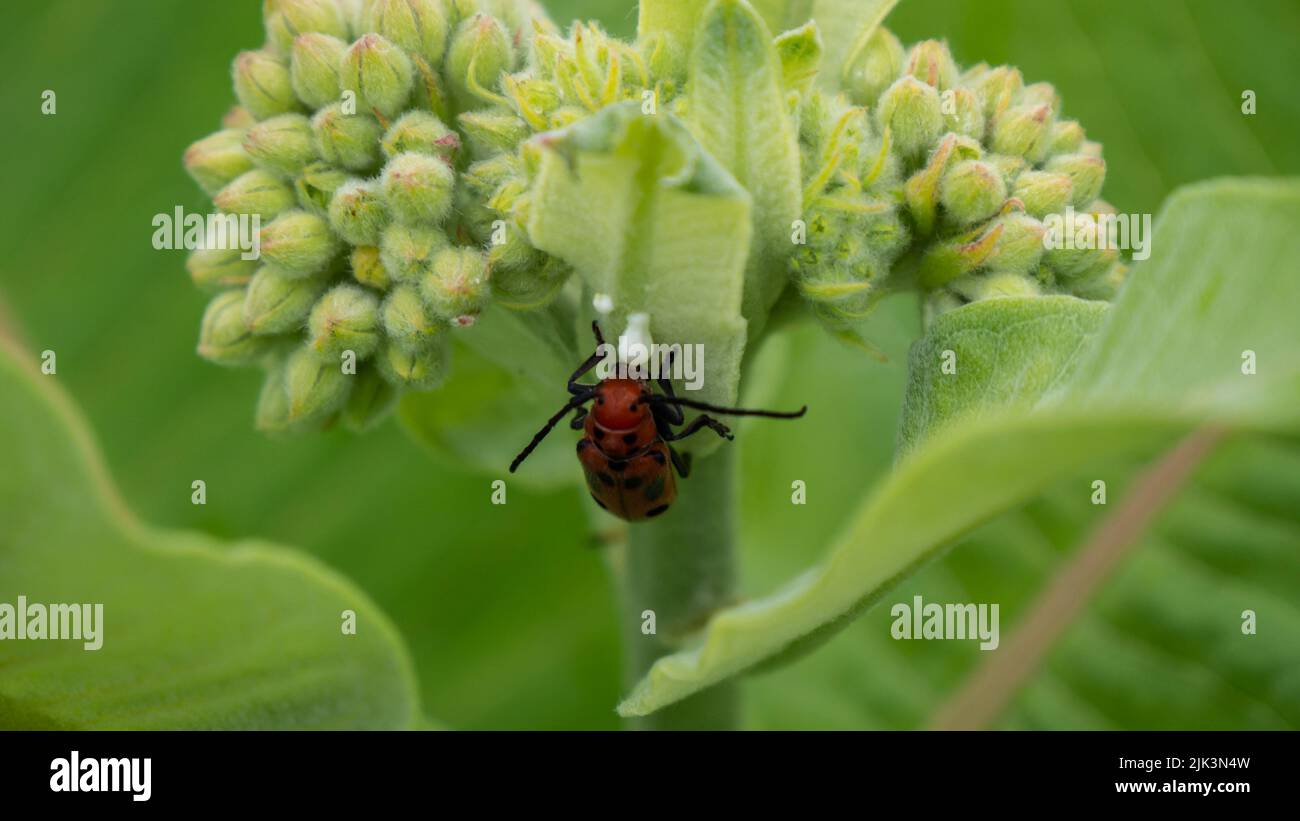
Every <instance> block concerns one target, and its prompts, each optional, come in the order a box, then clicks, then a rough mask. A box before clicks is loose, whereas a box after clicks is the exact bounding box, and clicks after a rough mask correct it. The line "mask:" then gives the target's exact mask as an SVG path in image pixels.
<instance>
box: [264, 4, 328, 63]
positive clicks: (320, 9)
mask: <svg viewBox="0 0 1300 821" xmlns="http://www.w3.org/2000/svg"><path fill="white" fill-rule="evenodd" d="M263 16H264V17H265V20H266V39H267V42H269V43H270V44H271V46H272V47H274V48H275V50H276V51H277V52H278V53H280V54H287V53H289V50H290V48H292V47H293V44H294V41H295V39H296V38H297V37H298V36H299V35H302V34H308V33H312V32H319V33H321V34H327V35H330V36H332V37H347V36H348V30H347V25H346V24H345V23H344V21H343V16H342V15H341V14H340V13H339V6H338V2H337V0H266V3H265V10H264V13H263Z"/></svg>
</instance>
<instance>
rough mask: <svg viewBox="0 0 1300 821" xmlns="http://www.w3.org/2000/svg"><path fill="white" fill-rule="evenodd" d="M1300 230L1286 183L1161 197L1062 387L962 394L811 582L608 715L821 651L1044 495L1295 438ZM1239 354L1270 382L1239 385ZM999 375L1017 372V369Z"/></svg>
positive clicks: (1296, 187)
mask: <svg viewBox="0 0 1300 821" xmlns="http://www.w3.org/2000/svg"><path fill="white" fill-rule="evenodd" d="M1298 221H1300V182H1297V181H1295V180H1287V181H1267V180H1222V181H1217V182H1212V183H1205V184H1201V185H1197V186H1193V187H1191V188H1188V189H1184V190H1183V191H1181V192H1180V193H1178V194H1176V195H1175V196H1173V197H1171V199H1170V201H1169V203H1168V205H1167V206H1166V209H1165V211H1164V212H1163V214H1162V215H1161V217H1160V219H1159V220H1158V221H1157V224H1156V229H1155V233H1154V235H1153V236H1154V237H1156V240H1155V256H1154V257H1153V258H1152V259H1151V260H1150V261H1149V262H1145V263H1140V264H1138V265H1137V266H1136V267H1135V269H1134V271H1133V273H1132V275H1131V281H1130V283H1129V285H1128V287H1127V288H1126V289H1125V291H1124V292H1123V294H1122V296H1121V298H1120V301H1119V303H1118V304H1117V305H1116V306H1115V307H1114V308H1113V309H1112V311H1111V316H1110V318H1109V319H1108V321H1107V322H1106V324H1105V325H1104V327H1103V328H1102V329H1101V331H1100V332H1099V333H1098V334H1097V335H1096V336H1095V337H1094V342H1093V344H1092V345H1091V346H1090V347H1089V349H1088V350H1087V351H1086V352H1085V353H1083V354H1081V355H1080V356H1079V359H1078V362H1077V365H1075V366H1074V367H1075V371H1074V375H1073V377H1071V378H1070V379H1069V380H1068V381H1067V382H1066V383H1065V384H1064V385H1062V386H1061V387H1060V388H1059V389H1056V390H1052V391H1051V392H1050V393H1049V394H1048V395H1046V396H1044V397H1043V398H1042V399H1041V400H1039V401H1038V402H1037V403H1036V405H1035V406H1034V407H1033V409H1032V410H1029V411H1026V410H1025V409H1024V408H1023V407H1021V404H1020V403H1021V402H1022V401H1023V397H1021V396H1017V395H1013V394H1007V393H1003V394H1001V395H998V396H991V397H986V396H983V395H982V394H981V392H979V391H975V390H969V391H966V394H967V395H968V396H969V397H970V400H971V401H972V402H975V403H977V404H976V405H975V406H974V407H973V408H957V407H953V408H951V412H952V413H953V414H956V415H957V418H958V419H960V424H959V425H958V424H954V423H953V422H952V421H945V420H941V419H937V418H932V419H931V420H930V421H929V422H928V423H927V427H929V428H931V429H933V430H935V431H936V432H935V433H934V435H933V436H931V437H930V438H929V439H927V440H926V441H925V442H924V443H923V444H921V445H919V446H917V447H915V448H914V449H913V450H912V452H911V453H909V454H908V455H907V456H906V457H905V458H904V459H903V460H902V461H901V462H900V463H899V465H898V466H897V468H896V469H895V471H894V472H893V473H892V474H891V475H890V476H889V477H888V479H887V480H886V481H884V483H883V484H882V485H880V486H879V487H878V488H877V489H876V491H875V492H874V493H873V494H872V495H871V496H870V497H869V498H868V499H866V500H865V501H864V502H863V503H862V505H861V506H860V508H859V510H858V511H857V513H855V514H854V515H853V517H852V518H851V520H850V522H849V525H848V526H847V528H846V529H845V530H844V532H843V533H842V535H841V536H840V537H839V538H838V539H837V540H836V542H835V545H834V546H833V548H832V550H831V552H830V555H829V556H828V557H827V559H826V561H825V562H824V563H823V564H822V565H821V566H820V567H818V568H815V569H813V570H811V571H809V572H808V573H806V574H804V575H803V576H801V577H799V578H797V579H795V580H794V581H793V582H791V583H789V584H788V585H786V586H785V587H784V588H783V589H781V590H779V591H778V592H776V593H774V594H772V595H771V596H769V597H767V598H765V599H761V600H758V601H753V602H749V603H746V604H742V605H739V606H736V607H733V608H728V609H725V610H722V611H720V612H719V613H718V614H717V615H715V616H714V618H713V619H712V620H711V621H710V623H709V625H708V626H707V628H706V629H705V630H704V631H703V633H702V634H701V635H700V636H699V637H698V640H697V642H696V643H695V645H694V646H693V647H692V648H691V649H688V650H685V651H682V652H679V653H677V654H675V655H673V656H668V657H665V658H664V659H661V660H660V661H659V662H658V663H657V664H656V665H655V666H654V667H653V668H652V669H651V671H650V672H649V673H648V674H647V676H646V677H645V678H644V679H642V681H641V682H640V683H639V684H638V685H637V686H636V688H635V689H634V690H633V691H632V693H631V694H630V695H629V696H628V698H627V699H626V700H625V701H624V702H623V703H622V704H621V705H619V711H620V713H622V714H625V715H643V714H646V713H649V712H652V711H654V710H656V709H658V708H659V707H661V706H663V705H665V704H670V703H672V702H674V701H677V700H678V699H681V698H683V697H685V696H687V695H689V694H691V693H693V692H697V691H698V690H700V689H703V688H704V687H707V686H709V685H711V684H714V683H716V682H718V681H722V680H724V679H726V678H728V677H730V676H732V675H735V674H737V673H741V672H743V671H746V670H749V669H753V668H755V667H757V666H759V665H764V664H767V665H770V664H773V663H776V662H779V661H783V660H786V659H789V658H793V657H795V656H797V655H799V654H800V653H802V652H804V651H806V650H807V649H809V648H811V647H813V646H816V644H818V643H820V642H821V641H824V640H825V639H826V638H828V637H829V636H830V635H832V634H833V633H834V632H836V631H838V630H839V629H842V628H843V627H844V626H845V625H846V624H847V623H848V622H849V621H850V620H851V619H852V618H853V617H855V616H856V615H859V614H860V613H862V612H863V611H865V610H866V609H867V608H868V607H870V605H871V604H873V603H874V602H875V601H877V600H878V599H879V598H880V597H881V596H882V595H883V594H884V593H885V592H886V591H887V590H888V589H889V588H891V587H892V586H894V585H896V584H897V583H898V582H899V581H900V580H901V579H903V578H906V577H907V576H909V575H911V574H912V573H913V572H915V571H916V569H917V568H918V567H920V566H921V565H922V564H923V563H924V562H926V561H927V560H928V559H930V558H932V557H933V556H934V555H935V554H936V552H937V551H938V550H939V549H940V548H941V547H943V546H944V545H946V544H949V543H951V542H952V541H953V540H954V539H955V538H956V537H958V536H960V535H962V534H963V533H965V532H966V531H968V530H970V529H971V528H972V527H974V526H975V525H977V524H979V523H980V522H982V521H984V520H986V519H988V518H989V517H991V516H993V515H994V514H997V513H999V512H1001V511H1004V510H1006V509H1008V508H1010V507H1011V506H1013V505H1015V504H1018V503H1021V502H1023V501H1024V500H1026V499H1029V498H1031V497H1032V496H1034V495H1035V494H1037V493H1039V492H1041V489H1042V488H1043V487H1044V486H1046V485H1047V484H1049V483H1050V482H1051V481H1053V480H1054V479H1057V478H1060V477H1063V476H1067V475H1074V474H1076V473H1077V472H1079V471H1081V470H1083V469H1085V468H1088V467H1095V466H1097V465H1099V464H1102V463H1105V462H1107V461H1113V460H1115V459H1122V458H1129V457H1131V456H1133V455H1136V454H1145V453H1149V452H1150V451H1151V449H1152V448H1153V446H1156V445H1160V444H1163V443H1166V442H1168V441H1170V440H1171V439H1172V438H1173V437H1174V436H1176V435H1178V434H1179V433H1181V432H1183V431H1185V430H1187V429H1190V428H1192V427H1195V426H1198V425H1202V424H1206V423H1214V424H1219V425H1224V426H1227V427H1229V428H1234V429H1237V430H1241V431H1254V432H1295V431H1296V430H1300V401H1298V400H1300V349H1297V348H1296V346H1295V345H1294V339H1293V336H1294V334H1293V332H1292V330H1291V329H1292V328H1293V325H1294V320H1293V317H1292V316H1291V314H1290V312H1291V310H1292V308H1291V306H1293V305H1295V304H1297V303H1298V302H1300V278H1296V277H1289V276H1284V277H1278V276H1276V275H1275V273H1274V272H1276V271H1289V270H1294V269H1295V268H1296V267H1297V266H1298V265H1300V236H1297V235H1296V233H1295V231H1294V225H1295V224H1297V222H1298ZM970 310H971V308H970V307H969V306H968V307H967V308H962V309H958V312H960V311H970ZM976 310H980V309H979V308H978V307H977V308H976ZM983 310H986V311H989V313H990V315H991V318H995V317H996V314H997V313H1000V309H998V310H994V309H987V308H985V309H983ZM950 323H957V324H960V321H959V320H956V319H954V320H950ZM953 327H956V325H953ZM923 344H925V343H923ZM1246 348H1249V349H1251V350H1254V351H1255V352H1256V355H1257V359H1258V361H1261V362H1267V363H1269V364H1268V367H1267V369H1261V370H1260V372H1259V373H1258V374H1256V375H1250V376H1248V375H1245V374H1243V372H1242V367H1241V365H1242V359H1241V355H1242V351H1243V350H1244V349H1246ZM959 368H960V363H959ZM1006 369H1009V370H1006ZM998 370H999V372H1004V373H1015V372H1019V373H1024V372H1025V371H1026V369H1025V368H1024V367H1022V366H1021V364H1020V363H1005V364H1003V365H1001V366H999V368H998ZM1031 370H1032V369H1031ZM990 379H991V381H993V382H994V383H995V384H996V383H1002V384H1004V385H1010V384H1014V383H1015V381H1016V377H1012V378H1007V377H1006V376H991V377H990ZM1033 381H1034V385H1035V386H1036V387H1040V388H1041V387H1045V386H1047V385H1050V380H1047V381H1046V382H1047V385H1045V384H1044V382H1045V380H1043V379H1041V378H1040V379H1036V380H1033ZM1009 400H1010V404H1009V405H1008V404H1007V403H1008V401H1009ZM981 402H993V403H994V404H999V403H1000V404H1002V405H1003V407H1002V409H1001V410H995V409H994V408H992V407H989V406H987V405H980V404H978V403H981ZM912 407H913V408H919V407H920V405H919V404H917V403H916V402H915V401H913V402H912ZM975 411H978V413H976V412H975ZM936 423H942V424H936ZM907 429H908V423H906V422H905V423H904V430H907Z"/></svg>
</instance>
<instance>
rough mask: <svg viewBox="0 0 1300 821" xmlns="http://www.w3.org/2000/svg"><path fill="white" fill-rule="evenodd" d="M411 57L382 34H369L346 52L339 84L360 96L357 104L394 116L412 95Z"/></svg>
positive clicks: (413, 75) (412, 72) (340, 71)
mask: <svg viewBox="0 0 1300 821" xmlns="http://www.w3.org/2000/svg"><path fill="white" fill-rule="evenodd" d="M414 77H415V74H414V69H413V68H412V66H411V58H409V57H407V56H406V52H404V51H402V50H401V49H400V48H398V47H397V46H395V45H393V44H392V43H391V42H389V41H388V40H385V39H384V38H383V37H380V36H379V35H378V34H366V35H364V36H363V37H362V38H361V39H360V40H357V41H356V42H355V43H353V44H352V45H351V46H350V47H349V48H348V50H347V51H346V52H344V54H343V62H342V63H341V64H340V69H339V84H340V85H341V86H342V87H343V88H344V89H346V90H348V91H352V92H354V93H355V94H356V95H357V104H358V105H359V106H364V107H366V108H371V109H374V110H375V111H377V112H379V113H380V114H382V115H383V116H385V117H394V116H396V115H397V114H398V112H400V111H401V110H402V107H403V106H405V105H406V100H407V98H408V97H410V96H411V84H412V82H413V81H414Z"/></svg>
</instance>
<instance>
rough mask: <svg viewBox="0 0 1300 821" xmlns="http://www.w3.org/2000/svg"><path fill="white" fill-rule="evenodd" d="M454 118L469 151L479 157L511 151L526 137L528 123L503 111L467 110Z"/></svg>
mask: <svg viewBox="0 0 1300 821" xmlns="http://www.w3.org/2000/svg"><path fill="white" fill-rule="evenodd" d="M456 120H457V122H459V123H460V127H461V130H463V131H464V132H465V137H466V139H468V140H469V147H470V152H471V153H472V154H473V155H474V156H475V157H479V158H486V157H491V156H492V155H494V154H500V153H502V152H512V151H514V149H515V147H516V146H517V145H519V143H520V142H522V141H523V140H524V139H526V138H527V137H528V124H527V123H525V122H524V121H523V120H521V119H519V118H518V117H516V116H515V115H513V114H510V113H508V112H505V111H493V110H488V111H467V112H465V113H464V114H461V115H460V116H459V117H457V118H456Z"/></svg>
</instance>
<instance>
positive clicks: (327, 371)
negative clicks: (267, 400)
mask: <svg viewBox="0 0 1300 821" xmlns="http://www.w3.org/2000/svg"><path fill="white" fill-rule="evenodd" d="M352 380H353V377H352V376H350V375H348V374H345V373H343V368H342V366H341V363H340V361H339V360H338V359H334V360H333V361H330V360H326V359H320V358H319V357H317V356H316V355H315V353H314V352H313V351H311V350H310V349H308V348H299V349H298V350H296V351H294V352H293V353H292V354H291V355H290V356H289V361H288V362H287V363H286V364H285V373H284V387H285V394H286V401H287V404H288V406H289V412H288V422H289V423H290V424H293V423H303V422H311V421H317V420H321V419H323V418H324V417H326V416H329V415H330V414H332V413H334V412H335V411H337V410H338V409H339V408H341V407H343V403H344V402H346V401H347V398H348V391H350V390H351V389H352Z"/></svg>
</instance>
